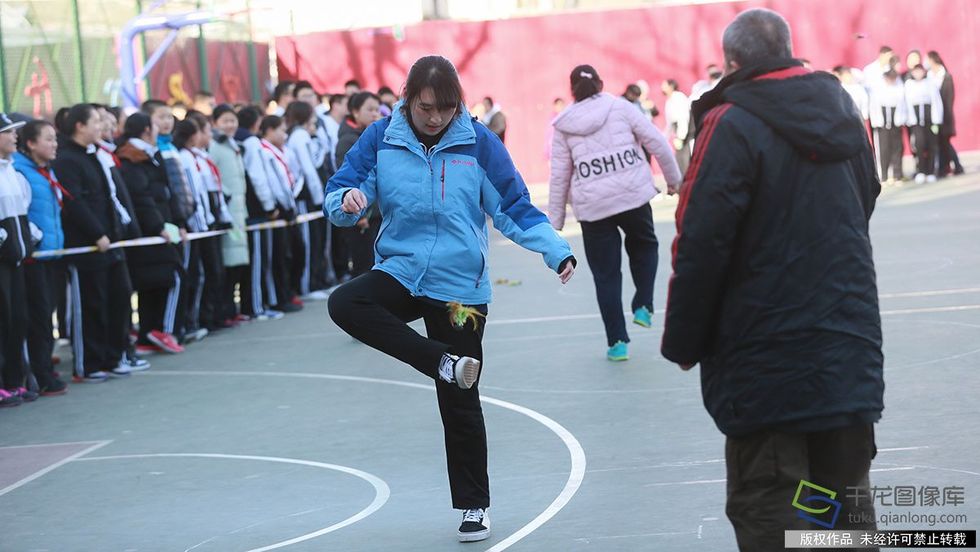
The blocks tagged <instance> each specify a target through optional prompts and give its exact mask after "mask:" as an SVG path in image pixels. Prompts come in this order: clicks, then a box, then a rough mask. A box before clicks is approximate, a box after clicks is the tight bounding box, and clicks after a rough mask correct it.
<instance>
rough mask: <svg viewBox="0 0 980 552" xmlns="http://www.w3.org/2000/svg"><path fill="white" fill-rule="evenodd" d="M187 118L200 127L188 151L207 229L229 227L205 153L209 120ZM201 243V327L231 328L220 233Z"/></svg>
mask: <svg viewBox="0 0 980 552" xmlns="http://www.w3.org/2000/svg"><path fill="white" fill-rule="evenodd" d="M187 118H188V119H191V120H192V121H194V123H196V124H197V126H198V129H199V130H198V134H197V141H196V144H195V145H194V147H192V148H190V152H191V155H192V156H193V161H194V168H195V169H197V172H198V174H199V175H200V178H201V180H200V182H201V184H202V185H203V188H204V192H205V195H206V196H207V200H208V207H209V209H210V215H211V216H210V217H208V220H209V224H208V230H211V231H217V230H228V229H230V228H231V213H230V212H229V210H228V204H227V202H226V201H225V195H224V193H222V182H221V172H220V171H219V170H218V167H217V165H215V163H214V160H213V159H211V154H210V153H208V148H210V146H211V140H212V139H213V136H212V128H211V120H210V119H209V118H208V117H206V116H205V115H204V114H203V113H201V112H199V111H191V112H190V113H188V114H187ZM200 242H201V263H202V266H203V268H204V288H203V293H202V295H201V298H202V299H201V314H200V317H201V326H202V327H204V328H206V329H207V330H208V331H215V330H222V329H226V328H230V327H232V326H233V325H234V324H232V323H230V322H228V321H227V319H226V317H225V316H224V313H223V312H222V296H223V293H224V287H225V266H224V261H223V260H222V257H221V236H213V237H210V238H204V239H202V240H200Z"/></svg>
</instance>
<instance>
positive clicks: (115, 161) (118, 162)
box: [95, 142, 122, 169]
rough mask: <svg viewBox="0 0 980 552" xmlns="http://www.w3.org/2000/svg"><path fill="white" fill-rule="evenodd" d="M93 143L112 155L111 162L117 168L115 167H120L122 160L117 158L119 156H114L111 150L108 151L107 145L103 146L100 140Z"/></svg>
mask: <svg viewBox="0 0 980 552" xmlns="http://www.w3.org/2000/svg"><path fill="white" fill-rule="evenodd" d="M95 145H96V147H98V148H99V149H100V150H102V151H104V152H106V153H108V154H109V155H111V156H112V162H113V163H115V164H116V168H117V169H118V168H119V167H122V161H120V160H119V158H118V157H116V154H115V153H114V152H111V151H109V148H107V147H105V146H103V145H102V144H101V143H100V142H96V143H95Z"/></svg>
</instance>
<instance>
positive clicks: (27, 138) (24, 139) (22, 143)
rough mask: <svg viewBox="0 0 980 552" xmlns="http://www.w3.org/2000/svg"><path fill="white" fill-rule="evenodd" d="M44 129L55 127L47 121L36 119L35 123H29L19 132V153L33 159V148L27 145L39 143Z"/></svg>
mask: <svg viewBox="0 0 980 552" xmlns="http://www.w3.org/2000/svg"><path fill="white" fill-rule="evenodd" d="M44 127H51V128H54V125H53V124H51V123H49V122H48V121H45V120H44V119H34V120H33V121H28V123H27V124H26V125H24V127H23V128H21V129H20V130H19V131H17V151H19V152H21V153H23V154H24V155H26V156H28V157H31V148H30V147H28V145H27V143H28V142H37V140H38V138H40V137H41V130H43V129H44ZM55 130H57V129H55Z"/></svg>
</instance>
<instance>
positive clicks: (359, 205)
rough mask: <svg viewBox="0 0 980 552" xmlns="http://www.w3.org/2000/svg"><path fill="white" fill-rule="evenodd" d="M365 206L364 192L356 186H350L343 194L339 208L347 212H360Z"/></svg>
mask: <svg viewBox="0 0 980 552" xmlns="http://www.w3.org/2000/svg"><path fill="white" fill-rule="evenodd" d="M366 208H367V197H365V196H364V192H362V191H361V190H358V189H357V188H351V190H350V191H349V192H347V193H346V194H344V203H343V205H341V206H340V209H341V210H342V211H343V212H345V213H348V214H354V213H360V212H361V211H363V210H364V209H366Z"/></svg>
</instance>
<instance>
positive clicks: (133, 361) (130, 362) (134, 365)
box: [119, 355, 150, 372]
mask: <svg viewBox="0 0 980 552" xmlns="http://www.w3.org/2000/svg"><path fill="white" fill-rule="evenodd" d="M119 368H127V369H129V371H130V372H142V371H144V370H149V369H150V363H149V362H147V361H145V360H143V359H141V358H136V357H130V356H129V355H123V357H122V360H120V361H119Z"/></svg>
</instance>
